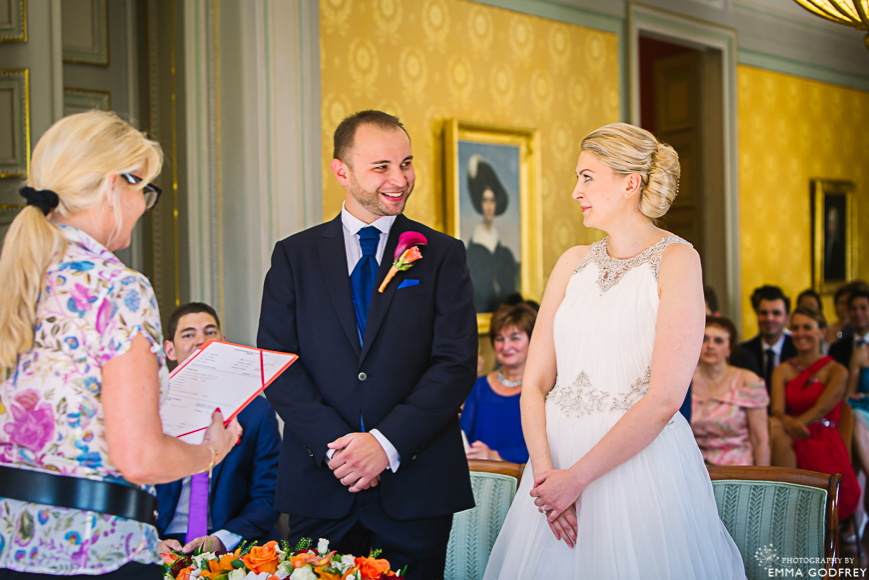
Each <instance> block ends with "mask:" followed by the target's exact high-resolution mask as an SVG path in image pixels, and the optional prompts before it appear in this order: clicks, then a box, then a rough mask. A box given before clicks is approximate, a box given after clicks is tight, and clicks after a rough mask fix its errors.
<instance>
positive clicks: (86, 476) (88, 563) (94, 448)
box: [0, 111, 239, 580]
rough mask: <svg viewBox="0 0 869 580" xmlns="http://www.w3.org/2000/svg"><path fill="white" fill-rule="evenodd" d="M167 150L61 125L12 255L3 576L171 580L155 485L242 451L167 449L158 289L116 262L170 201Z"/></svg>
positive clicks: (101, 119) (39, 165)
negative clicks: (164, 189)
mask: <svg viewBox="0 0 869 580" xmlns="http://www.w3.org/2000/svg"><path fill="white" fill-rule="evenodd" d="M161 163H162V154H161V152H160V147H159V145H158V144H157V143H155V142H153V141H149V140H148V139H146V138H145V136H144V135H143V134H141V133H140V132H138V131H136V130H135V129H134V128H133V127H131V126H130V125H128V124H127V123H125V122H124V121H122V120H121V119H120V118H118V117H117V116H116V115H113V114H111V113H105V112H99V111H91V112H87V113H80V114H77V115H71V116H69V117H66V118H64V119H61V120H60V121H58V122H57V123H55V124H54V125H53V126H52V127H51V128H50V129H49V130H48V131H47V132H46V133H45V135H44V136H43V137H42V138H41V139H40V141H39V143H38V144H37V145H36V148H35V149H34V150H33V158H32V160H31V173H30V176H29V177H28V180H27V187H24V188H22V190H21V194H22V196H24V197H25V198H26V199H27V206H26V207H25V208H24V209H22V210H21V212H20V213H19V214H18V216H17V217H16V218H15V220H14V221H13V222H12V225H11V226H10V228H9V231H8V233H7V234H6V239H5V242H4V245H3V251H2V255H0V379H2V380H3V382H2V383H0V568H5V570H3V571H2V572H0V577H2V578H3V579H4V580H5V579H19V578H22V579H23V578H45V577H46V576H80V577H84V576H93V575H105V576H108V577H110V578H125V579H131V578H132V579H138V578H154V579H157V578H160V577H161V575H162V574H161V569H160V567H159V566H156V565H155V564H157V563H158V562H159V560H158V555H157V543H158V538H157V531H156V529H155V527H154V523H155V519H154V509H155V507H156V503H155V501H154V499H153V495H154V490H153V486H152V484H155V483H161V482H165V481H173V480H175V479H179V478H181V477H184V476H186V475H188V474H190V473H192V472H199V471H203V470H207V469H209V468H211V467H212V466H213V465H214V464H216V463H218V462H219V461H220V460H222V459H223V458H224V457H225V456H226V454H227V453H229V451H230V449H231V448H232V446H233V445H234V444H235V441H236V440H237V439H238V436H239V430H238V425H237V423H236V422H235V421H233V422H232V423H230V425H229V426H228V427H227V428H224V426H223V424H222V416H221V415H220V413H219V412H215V413H214V415H213V422H212V424H211V426H210V427H209V428H208V430H207V433H206V435H205V440H204V441H203V443H202V444H201V445H189V444H187V443H183V442H181V441H180V440H178V439H176V438H174V437H169V436H166V435H164V434H163V430H162V425H161V422H160V416H159V413H158V405H159V401H160V398H161V394H162V393H163V392H164V389H165V387H166V386H168V380H167V377H168V375H167V372H166V364H165V357H164V354H163V350H162V342H163V337H162V333H161V330H160V315H159V313H158V311H157V302H156V299H155V298H154V292H153V290H152V289H151V285H150V284H149V283H148V280H147V279H146V278H145V277H144V276H142V275H141V274H139V273H138V272H135V271H134V270H131V269H129V268H126V267H125V266H124V265H123V264H122V263H121V262H120V261H119V260H118V259H117V258H116V257H115V256H114V254H112V251H114V250H118V249H122V248H126V247H127V246H128V245H129V244H130V233H131V232H132V230H133V226H135V224H136V222H137V221H138V219H139V218H140V217H141V216H142V214H143V213H144V212H145V211H146V210H148V209H151V208H153V207H154V205H155V204H156V203H157V200H158V198H159V195H160V190H159V189H158V188H157V187H156V186H154V185H152V184H150V183H149V182H150V181H151V180H152V179H153V178H154V177H156V175H157V174H158V173H159V171H160V166H161Z"/></svg>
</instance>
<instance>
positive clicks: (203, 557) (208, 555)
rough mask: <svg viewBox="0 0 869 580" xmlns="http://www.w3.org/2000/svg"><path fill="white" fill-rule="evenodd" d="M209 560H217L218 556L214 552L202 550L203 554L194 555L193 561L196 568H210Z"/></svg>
mask: <svg viewBox="0 0 869 580" xmlns="http://www.w3.org/2000/svg"><path fill="white" fill-rule="evenodd" d="M209 560H217V556H215V555H214V552H202V553H201V554H197V555H196V556H193V563H194V564H195V565H196V568H205V569H208V561H209Z"/></svg>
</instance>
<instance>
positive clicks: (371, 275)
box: [350, 226, 380, 345]
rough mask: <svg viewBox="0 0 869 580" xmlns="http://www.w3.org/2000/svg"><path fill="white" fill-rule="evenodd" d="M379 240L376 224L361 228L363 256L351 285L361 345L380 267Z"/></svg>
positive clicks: (352, 276) (352, 277)
mask: <svg viewBox="0 0 869 580" xmlns="http://www.w3.org/2000/svg"><path fill="white" fill-rule="evenodd" d="M378 242H380V230H378V229H377V228H375V227H374V226H367V227H364V228H362V229H361V230H359V245H360V246H362V257H361V258H359V261H358V262H356V267H355V268H353V273H352V274H350V286H351V288H352V290H353V309H354V310H355V311H356V331H357V333H358V334H359V344H360V345H361V344H362V339H363V338H364V337H365V323H366V322H367V321H368V307H369V306H370V305H371V295H372V294H374V280H375V279H376V278H377V269H378V268H379V265H378V264H377V244H378Z"/></svg>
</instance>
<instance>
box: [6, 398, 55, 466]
mask: <svg viewBox="0 0 869 580" xmlns="http://www.w3.org/2000/svg"><path fill="white" fill-rule="evenodd" d="M15 402H16V403H18V404H17V405H16V404H15V403H12V404H11V405H10V406H9V410H10V411H11V412H12V419H13V420H12V422H10V423H6V425H4V427H3V429H4V431H6V433H7V434H8V435H9V440H10V441H11V442H12V443H13V444H14V445H19V446H21V447H26V448H27V449H30V450H31V451H34V452H38V451H40V450H42V448H43V447H45V444H46V443H48V442H49V441H50V440H51V438H52V437H53V436H54V413H53V411H52V408H51V405H50V404H48V403H45V402H43V403H42V404H39V393H37V392H36V391H33V390H27V391H24V392H22V393H19V394H18V395H17V396H16V397H15Z"/></svg>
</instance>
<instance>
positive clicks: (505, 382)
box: [498, 371, 522, 388]
mask: <svg viewBox="0 0 869 580" xmlns="http://www.w3.org/2000/svg"><path fill="white" fill-rule="evenodd" d="M498 382H500V383H501V384H502V385H504V386H505V387H508V388H514V387H521V386H522V379H519V380H518V381H508V380H507V379H505V378H504V375H502V374H501V371H498Z"/></svg>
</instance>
